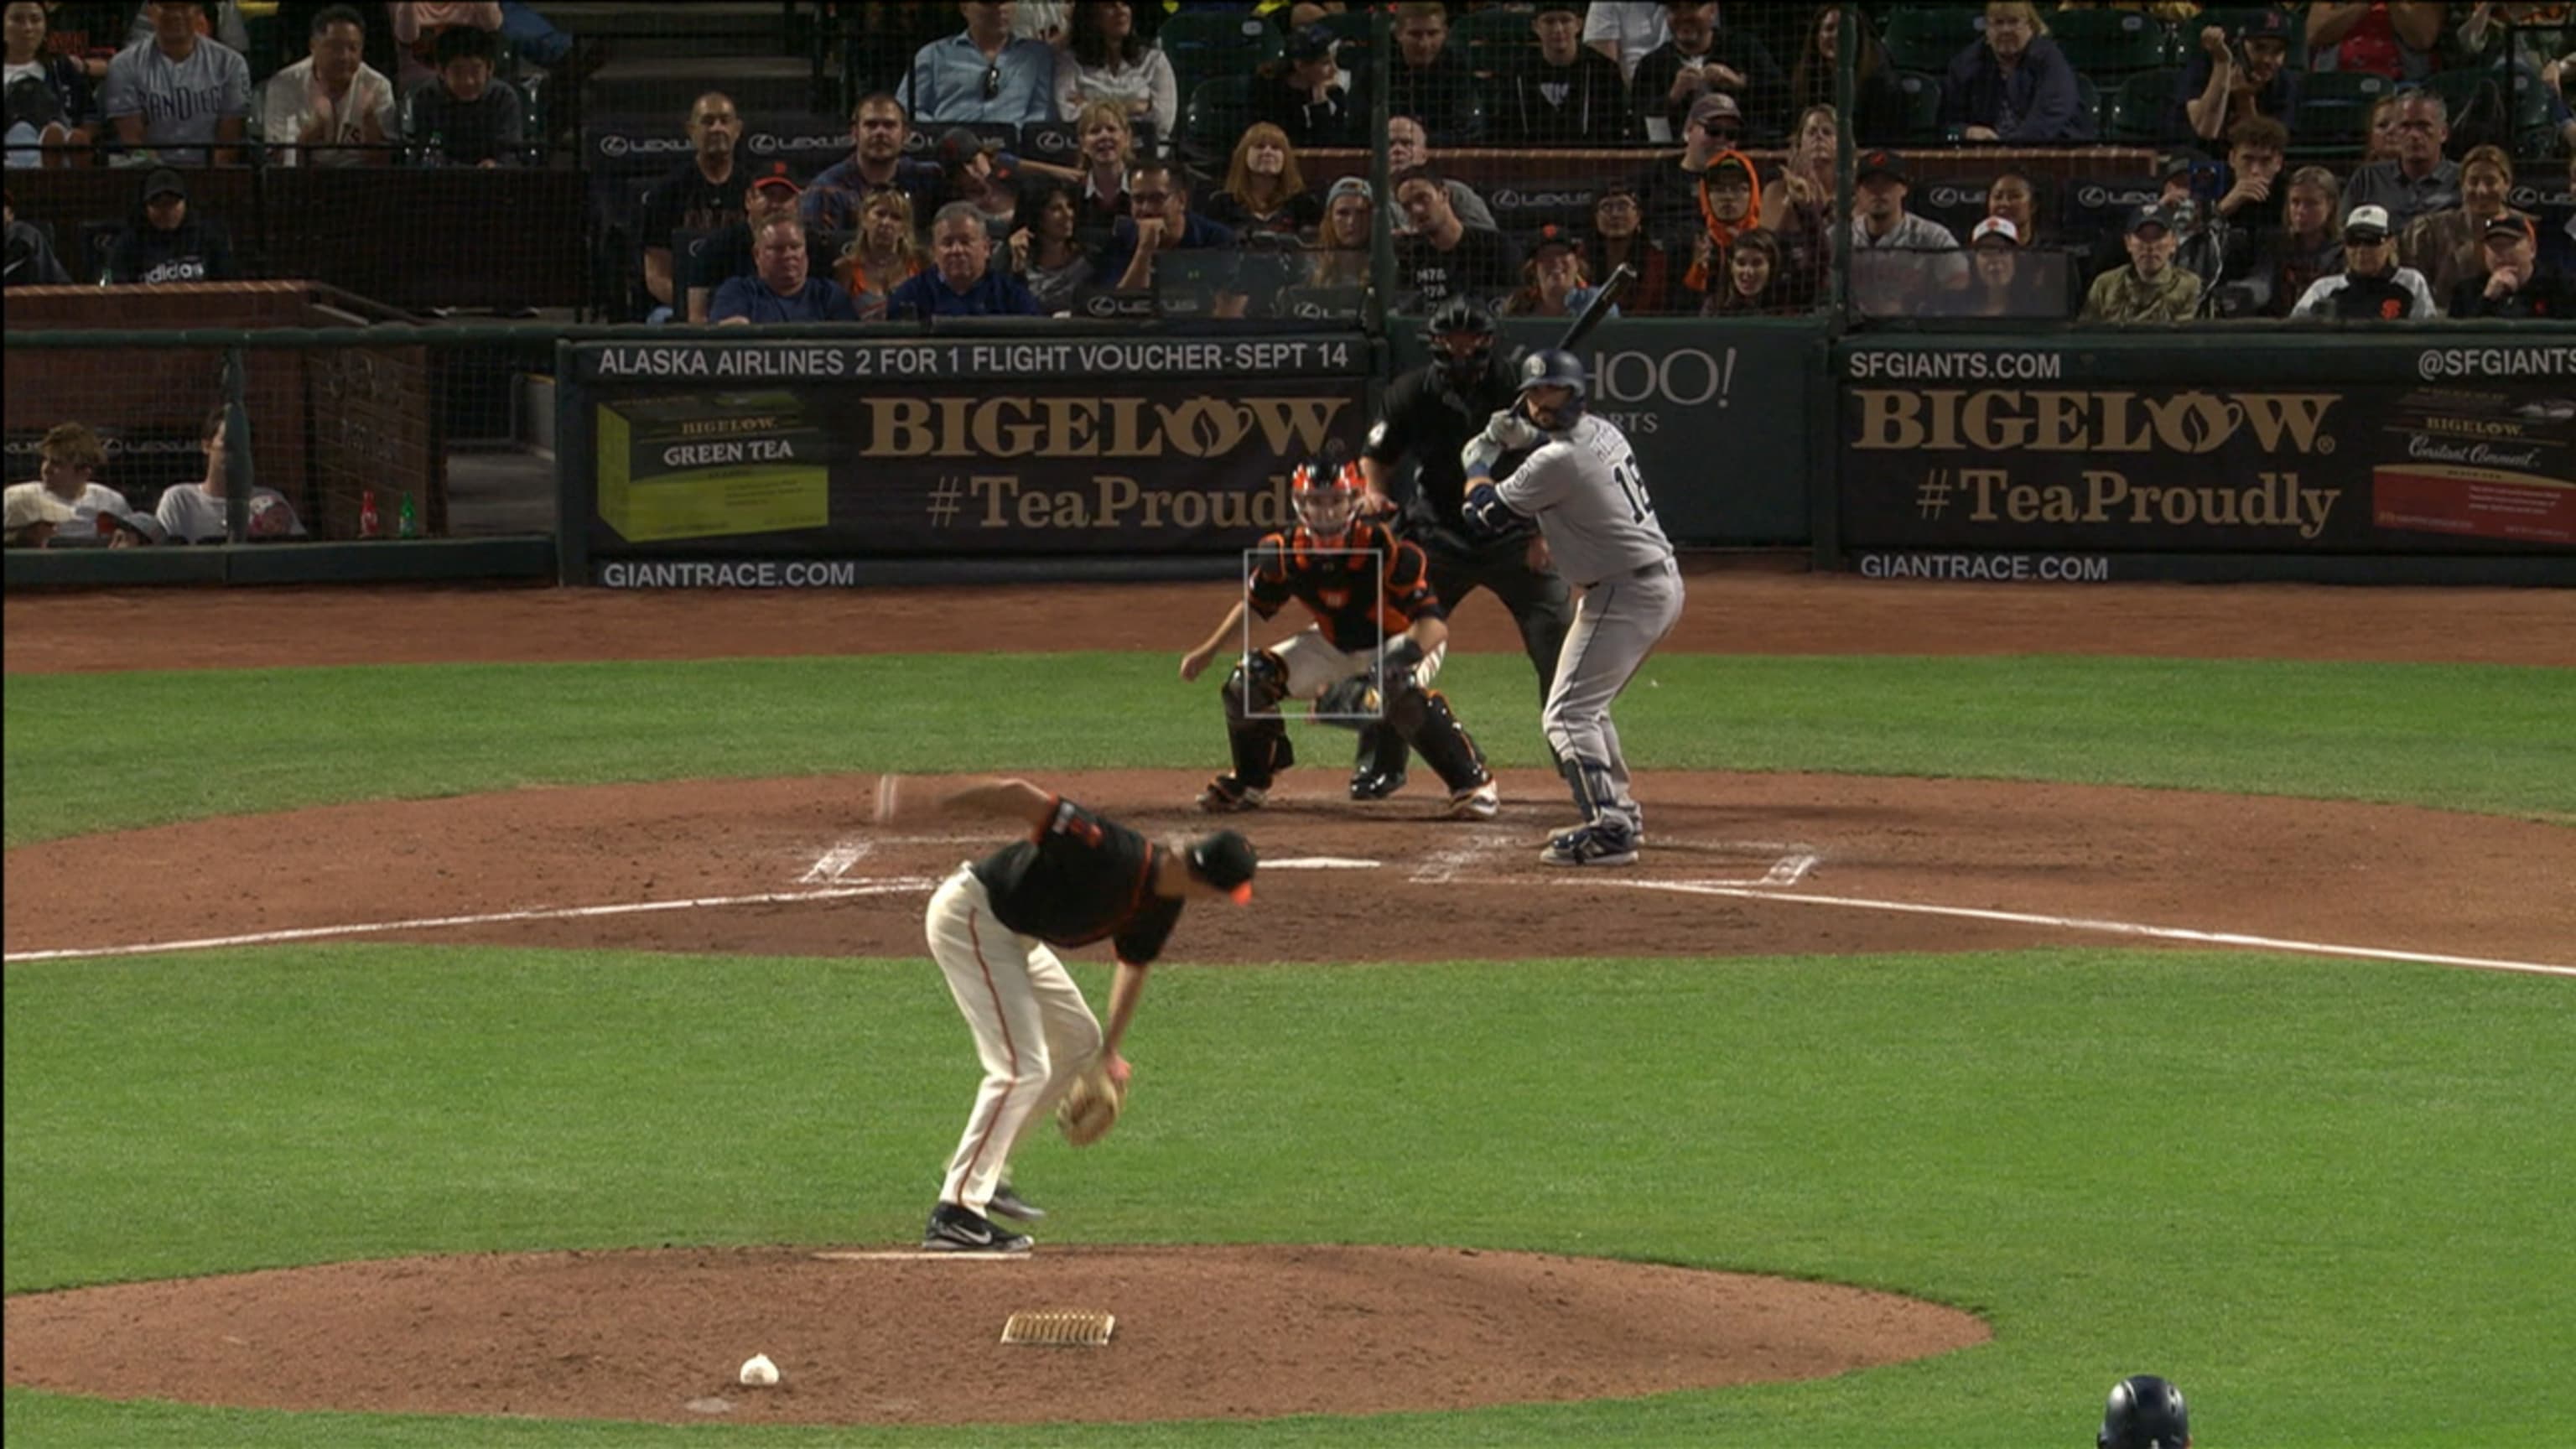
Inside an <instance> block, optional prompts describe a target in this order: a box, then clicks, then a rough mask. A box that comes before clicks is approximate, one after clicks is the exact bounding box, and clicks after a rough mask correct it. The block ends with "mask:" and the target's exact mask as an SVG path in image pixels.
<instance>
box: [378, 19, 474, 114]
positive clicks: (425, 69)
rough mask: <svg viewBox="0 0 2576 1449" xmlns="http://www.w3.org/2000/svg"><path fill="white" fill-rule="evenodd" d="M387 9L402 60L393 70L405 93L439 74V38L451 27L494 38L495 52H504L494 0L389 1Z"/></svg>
mask: <svg viewBox="0 0 2576 1449" xmlns="http://www.w3.org/2000/svg"><path fill="white" fill-rule="evenodd" d="M385 12H386V18H387V19H388V20H389V21H391V23H392V25H393V32H394V45H395V46H396V48H397V53H398V55H397V58H398V61H399V63H398V64H397V65H396V66H395V67H394V72H395V74H396V75H397V76H398V77H399V78H400V79H401V81H402V91H403V94H404V95H410V94H411V93H412V92H413V91H416V90H418V89H420V88H421V87H422V86H425V85H427V84H429V82H430V78H431V77H432V76H433V75H435V74H436V73H437V71H438V69H439V67H440V64H441V63H440V61H439V59H438V38H439V37H440V36H442V35H445V34H446V33H447V32H448V31H450V30H456V29H465V30H480V31H482V32H484V33H485V34H487V35H490V36H492V37H494V40H493V43H492V54H493V55H494V56H496V57H497V56H499V55H500V53H501V45H500V40H499V36H500V34H501V22H502V16H501V7H500V5H498V4H497V3H492V0H387V4H386V5H385Z"/></svg>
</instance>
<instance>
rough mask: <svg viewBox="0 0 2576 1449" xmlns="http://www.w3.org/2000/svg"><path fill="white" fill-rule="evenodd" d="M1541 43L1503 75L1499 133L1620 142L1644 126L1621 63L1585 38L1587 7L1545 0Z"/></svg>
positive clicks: (1519, 141) (1545, 142) (1537, 142)
mask: <svg viewBox="0 0 2576 1449" xmlns="http://www.w3.org/2000/svg"><path fill="white" fill-rule="evenodd" d="M1530 30H1531V31H1532V33H1534V34H1535V35H1536V36H1537V37H1538V47H1537V49H1535V50H1532V51H1530V52H1529V53H1528V54H1527V55H1526V56H1525V57H1524V58H1523V59H1522V61H1521V63H1520V64H1518V65H1516V66H1514V67H1512V68H1511V70H1510V71H1509V72H1507V73H1506V74H1505V75H1504V76H1503V77H1502V80H1501V87H1500V88H1501V92H1502V95H1501V109H1500V114H1499V115H1498V117H1497V118H1496V119H1495V121H1494V125H1493V130H1494V139H1495V140H1496V141H1497V142H1499V143H1501V144H1503V145H1507V146H1619V145H1624V144H1626V143H1627V141H1628V140H1629V138H1630V137H1632V136H1633V135H1635V134H1636V123H1635V121H1634V120H1633V119H1631V117H1630V116H1629V113H1628V83H1627V79H1626V78H1625V77H1624V76H1622V75H1620V73H1619V63H1618V62H1617V61H1614V60H1611V59H1609V58H1608V57H1606V56H1604V55H1602V54H1601V53H1600V52H1599V51H1596V50H1592V49H1589V48H1587V47H1586V46H1585V45H1584V44H1583V7H1582V6H1581V5H1579V4H1572V3H1559V4H1540V5H1538V6H1536V7H1534V8H1533V9H1532V11H1531V14H1530Z"/></svg>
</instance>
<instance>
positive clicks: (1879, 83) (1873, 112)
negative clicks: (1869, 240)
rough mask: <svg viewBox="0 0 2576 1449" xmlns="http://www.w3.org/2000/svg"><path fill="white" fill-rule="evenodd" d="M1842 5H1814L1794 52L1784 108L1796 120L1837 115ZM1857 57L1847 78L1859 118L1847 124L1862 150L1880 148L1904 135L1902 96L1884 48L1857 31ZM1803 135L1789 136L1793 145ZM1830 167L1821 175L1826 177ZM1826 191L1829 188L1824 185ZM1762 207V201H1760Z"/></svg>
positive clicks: (1870, 33) (1834, 2) (1863, 29)
mask: <svg viewBox="0 0 2576 1449" xmlns="http://www.w3.org/2000/svg"><path fill="white" fill-rule="evenodd" d="M1842 32H1843V7H1842V5H1841V3H1840V0H1831V3H1827V4H1823V5H1819V6H1817V7H1816V14H1815V18H1814V20H1813V21H1812V22H1810V23H1809V25H1808V26H1807V39H1806V43H1805V45H1804V47H1803V48H1802V49H1800V50H1799V52H1798V63H1797V64H1796V65H1795V66H1794V67H1792V68H1791V69H1790V71H1789V108H1790V110H1791V111H1793V112H1795V113H1796V114H1797V115H1798V116H1799V117H1800V118H1801V119H1800V122H1799V126H1800V129H1801V130H1802V131H1803V130H1804V129H1805V124H1806V123H1805V120H1804V118H1805V117H1807V116H1810V115H1813V114H1814V113H1815V112H1816V111H1818V110H1820V109H1821V110H1822V111H1824V112H1825V113H1826V114H1827V115H1829V116H1832V115H1837V114H1838V113H1837V112H1836V111H1835V109H1834V84H1835V80H1834V76H1835V69H1836V67H1838V66H1839V65H1841V64H1842V58H1841V56H1842ZM1860 39H1861V46H1860V56H1859V58H1858V60H1857V61H1855V62H1854V64H1855V65H1857V66H1858V68H1859V69H1858V74H1857V75H1855V76H1854V78H1853V92H1852V94H1853V97H1854V100H1855V104H1854V107H1853V114H1854V115H1855V116H1857V117H1858V118H1859V119H1858V120H1857V121H1856V122H1855V123H1854V124H1853V126H1852V139H1853V141H1854V143H1855V144H1858V145H1863V146H1884V145H1886V144H1888V143H1889V142H1891V141H1894V140H1896V139H1897V138H1898V137H1900V136H1902V135H1903V134H1904V133H1905V92H1904V91H1903V90H1902V89H1900V88H1899V87H1898V85H1897V81H1896V59H1895V57H1893V56H1891V55H1889V54H1888V53H1887V45H1886V43H1885V42H1884V41H1881V40H1880V39H1879V38H1878V35H1877V33H1876V32H1875V31H1872V30H1871V29H1869V28H1868V27H1867V26H1863V27H1861V32H1860ZM1803 139H1804V138H1803V137H1792V138H1791V143H1792V144H1793V145H1795V144H1798V143H1799V142H1800V141H1802V140H1803ZM1832 170H1833V168H1832V166H1831V165H1830V164H1828V165H1827V167H1826V174H1827V175H1828V176H1830V175H1831V174H1832ZM1826 190H1827V191H1828V192H1830V191H1831V190H1832V188H1831V187H1830V186H1829V187H1827V188H1826ZM1765 206H1766V209H1767V207H1768V202H1767V200H1766V202H1765Z"/></svg>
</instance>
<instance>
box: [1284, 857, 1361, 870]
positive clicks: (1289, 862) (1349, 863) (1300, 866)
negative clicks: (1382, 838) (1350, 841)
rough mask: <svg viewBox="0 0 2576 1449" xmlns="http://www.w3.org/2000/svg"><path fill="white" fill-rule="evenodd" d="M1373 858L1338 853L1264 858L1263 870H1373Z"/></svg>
mask: <svg viewBox="0 0 2576 1449" xmlns="http://www.w3.org/2000/svg"><path fill="white" fill-rule="evenodd" d="M1378 864H1379V863H1378V862H1377V861H1374V860H1352V859H1350V858H1348V857H1346V856H1339V855H1299V856H1291V857H1290V858H1288V859H1286V860H1265V861H1263V862H1262V863H1261V868H1262V869H1263V870H1375V869H1377V868H1378Z"/></svg>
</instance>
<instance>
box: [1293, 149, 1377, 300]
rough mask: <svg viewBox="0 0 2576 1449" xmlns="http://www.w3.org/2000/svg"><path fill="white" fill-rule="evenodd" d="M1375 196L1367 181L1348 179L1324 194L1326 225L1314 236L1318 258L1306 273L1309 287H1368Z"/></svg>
mask: <svg viewBox="0 0 2576 1449" xmlns="http://www.w3.org/2000/svg"><path fill="white" fill-rule="evenodd" d="M1376 209H1377V206H1376V196H1375V193H1373V192H1372V191H1371V190H1370V189H1369V184H1368V182H1367V181H1365V180H1363V179H1361V178H1360V177H1357V176H1345V177H1343V178H1342V179H1341V180H1339V181H1336V182H1334V183H1333V189H1332V190H1330V191H1327V192H1325V193H1324V223H1323V225H1322V226H1321V227H1320V228H1318V229H1317V231H1316V234H1315V257H1314V263H1313V265H1312V266H1311V267H1310V268H1309V269H1308V270H1307V274H1306V285H1308V286H1310V287H1365V286H1367V285H1368V284H1369V252H1370V248H1371V247H1372V246H1373V245H1374V237H1373V235H1372V233H1371V231H1370V227H1371V225H1372V224H1373V223H1374V221H1375V220H1376V217H1375V215H1374V213H1375V211H1376Z"/></svg>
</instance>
